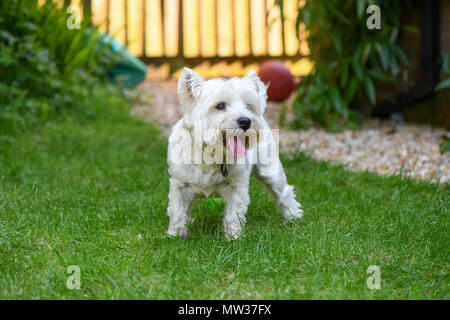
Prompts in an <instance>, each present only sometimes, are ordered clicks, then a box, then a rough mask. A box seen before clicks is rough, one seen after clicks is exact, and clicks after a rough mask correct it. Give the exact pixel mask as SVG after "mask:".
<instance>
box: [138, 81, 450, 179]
mask: <svg viewBox="0 0 450 320" xmlns="http://www.w3.org/2000/svg"><path fill="white" fill-rule="evenodd" d="M176 93H177V89H176V81H175V80H168V81H161V82H153V81H146V82H144V83H142V84H141V85H140V86H139V87H138V88H137V89H136V90H135V91H133V92H132V94H133V95H134V96H135V97H136V103H135V105H134V107H133V109H132V114H133V115H135V116H140V117H143V118H144V119H146V120H148V121H151V122H153V123H156V124H157V125H158V126H159V127H160V128H161V129H162V132H163V134H164V135H165V136H168V134H169V133H170V130H171V128H172V126H173V125H174V124H175V122H176V121H178V119H180V118H181V116H182V113H181V108H180V107H179V105H178V99H177V94H176ZM291 99H292V98H291ZM286 105H290V101H287V103H286ZM282 106H283V104H282V103H274V102H269V103H268V106H267V110H266V113H265V117H266V120H267V121H268V123H269V125H270V126H271V127H272V128H277V127H278V119H279V116H280V111H281V109H282ZM294 118H295V115H294V113H293V112H292V110H291V109H290V108H288V109H287V112H286V117H285V122H286V123H287V122H289V121H291V120H293V119H294ZM444 137H446V138H447V139H448V138H449V137H450V132H448V131H447V132H446V131H445V130H444V129H441V128H435V127H430V126H427V125H420V124H407V123H396V122H393V121H380V120H375V119H371V120H367V121H364V122H363V124H362V127H361V130H358V131H355V130H344V131H342V132H339V133H330V132H327V131H325V130H324V129H321V128H310V129H307V130H296V131H293V130H289V129H285V128H283V129H281V130H280V150H281V152H285V153H290V152H297V151H301V152H304V153H305V154H307V155H309V156H311V157H312V158H314V159H318V160H326V161H329V162H331V163H333V164H344V165H345V166H347V168H348V169H350V170H354V171H365V170H368V171H371V172H375V173H378V174H381V175H392V174H395V175H398V174H400V175H403V176H408V177H412V178H414V179H420V180H431V181H433V182H438V183H448V182H449V181H450V153H448V152H446V153H443V154H442V153H441V152H440V144H441V143H442V141H443V139H444Z"/></svg>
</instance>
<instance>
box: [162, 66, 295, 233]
mask: <svg viewBox="0 0 450 320" xmlns="http://www.w3.org/2000/svg"><path fill="white" fill-rule="evenodd" d="M266 89H267V88H266V86H265V85H264V84H263V83H262V81H261V80H260V79H259V77H258V75H257V74H256V72H255V71H253V70H251V71H250V72H249V73H248V74H247V75H246V76H245V77H243V78H233V79H229V80H224V79H212V80H208V81H205V80H203V78H202V77H200V76H199V75H197V74H196V73H195V72H194V71H192V70H190V69H188V68H185V69H184V70H183V72H182V74H181V76H180V79H179V81H178V97H179V101H180V104H181V106H182V108H183V111H184V116H183V118H182V119H181V120H180V121H178V122H177V123H176V124H175V126H174V127H173V130H172V134H171V135H170V137H169V150H168V164H169V173H170V176H171V178H170V191H169V206H168V208H167V214H168V215H169V217H170V223H169V229H168V231H167V232H168V234H169V235H171V236H180V237H181V238H184V237H186V236H187V234H188V229H187V226H188V224H189V223H190V222H191V218H190V215H189V209H190V206H191V204H192V202H193V201H194V200H195V198H196V197H198V196H203V197H211V196H213V197H216V196H219V197H221V198H222V199H223V200H224V201H225V203H226V208H225V214H224V219H223V227H224V232H225V237H226V238H227V239H236V238H237V237H238V236H239V234H240V233H241V230H242V226H243V224H244V222H245V215H246V212H247V206H248V204H249V202H250V199H249V194H248V189H249V178H250V174H251V173H255V174H256V176H257V177H258V178H259V179H260V180H261V181H262V182H264V183H265V184H266V186H267V187H268V188H269V190H270V191H271V193H272V194H273V195H274V198H275V200H276V202H277V204H278V205H279V207H280V209H281V212H282V214H283V217H284V218H286V219H295V218H301V216H302V214H303V211H302V209H301V205H300V204H299V203H298V202H297V201H296V200H295V194H294V190H293V187H292V186H290V185H288V184H287V181H286V175H285V173H284V170H283V167H282V165H281V162H280V160H279V158H278V149H276V148H278V146H277V145H276V143H275V140H274V137H273V135H272V132H271V130H270V128H269V126H268V124H267V122H266V121H265V120H264V118H263V113H264V110H265V108H266V101H267V94H266ZM222 102H223V103H225V105H226V109H225V110H218V109H217V108H216V106H217V105H218V104H219V103H222ZM240 117H247V118H249V119H251V127H250V128H251V129H255V130H258V129H259V132H263V134H262V135H261V134H260V136H259V137H258V142H257V143H258V148H261V149H264V148H265V147H271V148H275V150H276V156H275V157H274V159H273V160H272V161H271V163H270V165H268V164H262V163H261V161H259V160H258V157H257V151H255V150H254V148H250V149H248V150H247V153H246V156H245V157H246V159H245V160H246V163H241V164H230V165H228V175H227V176H225V175H224V174H222V172H221V166H220V164H216V163H212V164H205V163H204V162H202V163H199V164H189V163H187V164H186V163H180V162H179V161H174V159H179V158H180V157H182V156H183V154H182V153H183V152H185V153H186V151H183V150H191V148H187V149H184V147H187V146H189V147H192V148H195V147H196V146H197V147H199V148H201V150H204V149H205V148H206V147H207V146H211V145H215V144H222V138H221V137H222V136H221V134H222V132H223V131H224V130H227V132H228V130H232V132H234V134H235V135H238V136H239V137H243V136H244V135H245V132H244V130H242V129H241V128H240V127H239V126H238V124H237V119H239V118H240ZM195 125H197V126H200V127H201V129H202V132H203V133H205V132H209V131H211V132H210V133H209V134H203V135H202V137H201V138H200V144H199V143H197V142H196V141H197V140H196V139H195V137H194V136H195V132H194V131H195V130H194V126H195ZM261 129H262V131H261ZM208 130H209V131H208ZM214 132H217V134H215V133H214ZM180 137H188V138H187V139H186V138H184V139H182V138H180ZM180 147H181V148H180ZM180 150H181V151H180Z"/></svg>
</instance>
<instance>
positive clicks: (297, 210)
mask: <svg viewBox="0 0 450 320" xmlns="http://www.w3.org/2000/svg"><path fill="white" fill-rule="evenodd" d="M282 211H283V217H284V218H285V219H286V220H294V219H300V218H301V217H303V209H302V206H301V204H300V203H298V202H297V201H295V200H294V201H292V204H291V205H290V206H289V207H284V208H283V209H282Z"/></svg>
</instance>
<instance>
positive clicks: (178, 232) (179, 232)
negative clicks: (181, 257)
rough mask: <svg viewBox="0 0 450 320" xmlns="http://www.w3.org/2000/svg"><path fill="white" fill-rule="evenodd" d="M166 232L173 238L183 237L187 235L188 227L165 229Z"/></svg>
mask: <svg viewBox="0 0 450 320" xmlns="http://www.w3.org/2000/svg"><path fill="white" fill-rule="evenodd" d="M167 234H168V235H169V236H171V237H174V238H176V237H180V238H181V239H185V238H186V237H187V236H188V228H187V227H183V228H179V229H169V230H167Z"/></svg>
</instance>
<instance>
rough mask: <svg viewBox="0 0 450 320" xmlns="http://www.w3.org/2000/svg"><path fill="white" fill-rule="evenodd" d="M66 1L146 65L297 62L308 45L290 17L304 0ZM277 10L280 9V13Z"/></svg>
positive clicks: (173, 66)
mask: <svg viewBox="0 0 450 320" xmlns="http://www.w3.org/2000/svg"><path fill="white" fill-rule="evenodd" d="M275 1H276V0H72V1H70V0H65V3H66V4H68V3H71V4H77V5H81V6H82V7H83V14H84V15H86V14H89V15H91V16H92V21H93V22H94V23H95V24H97V25H99V26H100V31H103V32H107V33H109V34H111V35H112V36H114V37H116V38H117V39H118V40H119V41H120V42H122V43H124V44H126V45H127V46H128V48H129V50H130V51H131V52H132V53H133V54H135V55H137V56H138V57H140V58H141V59H142V60H143V61H144V62H146V63H149V64H157V65H158V64H162V63H169V64H170V70H171V71H174V70H176V69H178V68H180V67H181V66H184V65H188V66H195V65H197V64H199V63H202V62H204V61H210V62H211V63H215V62H219V61H226V62H233V61H242V62H243V63H244V64H249V63H255V62H261V61H263V60H267V59H269V58H277V59H282V60H286V59H289V60H293V61H296V60H298V59H300V58H302V57H306V56H308V54H309V52H308V47H307V45H306V42H305V41H304V37H303V35H302V34H300V39H302V40H301V41H299V40H298V37H297V34H296V28H295V19H296V14H297V9H298V6H299V5H301V3H302V1H303V0H300V1H299V0H283V1H281V2H282V4H283V5H282V6H281V7H279V6H276V5H275ZM280 8H281V9H280Z"/></svg>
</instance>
